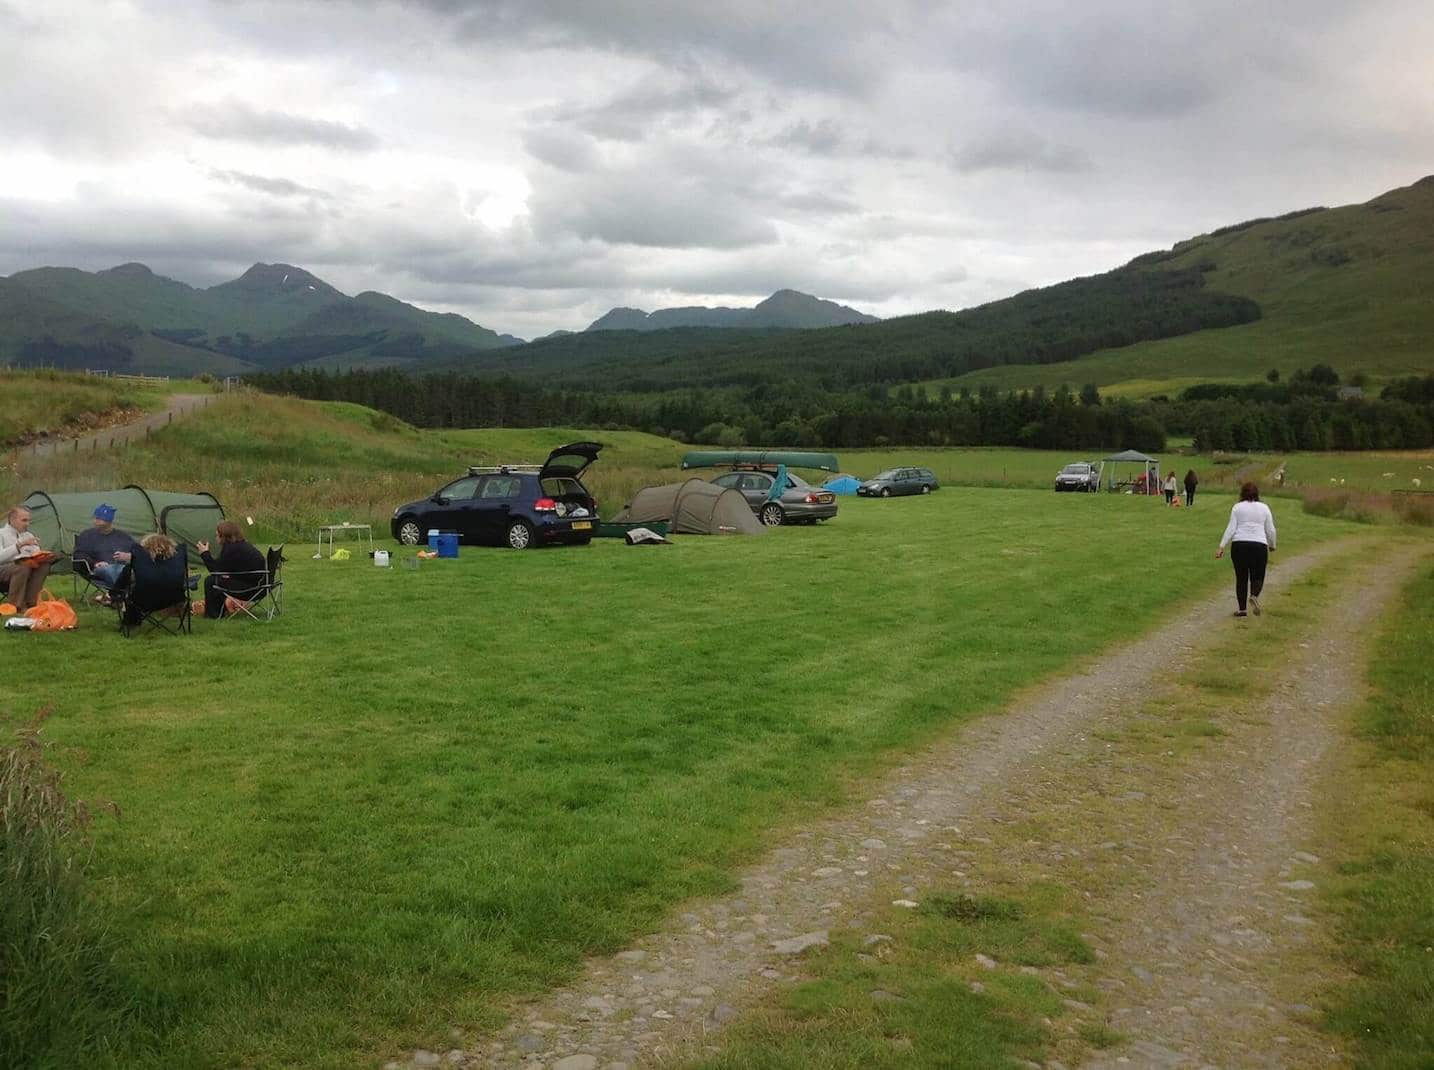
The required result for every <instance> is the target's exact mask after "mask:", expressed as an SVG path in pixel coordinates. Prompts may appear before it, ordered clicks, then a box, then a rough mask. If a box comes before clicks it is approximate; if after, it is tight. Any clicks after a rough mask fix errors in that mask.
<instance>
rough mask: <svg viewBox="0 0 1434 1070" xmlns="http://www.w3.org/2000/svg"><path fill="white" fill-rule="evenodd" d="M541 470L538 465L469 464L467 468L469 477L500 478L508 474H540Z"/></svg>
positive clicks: (541, 467)
mask: <svg viewBox="0 0 1434 1070" xmlns="http://www.w3.org/2000/svg"><path fill="white" fill-rule="evenodd" d="M542 470H543V466H542V465H540V464H499V465H478V464H470V465H469V466H468V474H469V475H470V476H495V475H497V476H501V475H507V474H508V473H509V472H541V471H542Z"/></svg>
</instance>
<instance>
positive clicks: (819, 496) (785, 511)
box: [712, 469, 837, 527]
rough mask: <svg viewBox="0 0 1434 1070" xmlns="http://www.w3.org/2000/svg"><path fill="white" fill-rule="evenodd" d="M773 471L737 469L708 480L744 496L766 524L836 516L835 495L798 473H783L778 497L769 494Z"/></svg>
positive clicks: (774, 476) (810, 521) (802, 521)
mask: <svg viewBox="0 0 1434 1070" xmlns="http://www.w3.org/2000/svg"><path fill="white" fill-rule="evenodd" d="M776 481H777V474H776V473H775V472H767V471H762V470H760V469H754V470H750V471H747V470H739V471H735V472H727V473H725V474H724V475H720V476H718V477H717V478H716V479H714V480H712V482H713V483H716V484H717V485H718V486H719V487H731V488H732V489H733V490H736V491H738V492H740V493H741V495H742V497H744V498H746V499H747V504H748V505H750V506H751V507H752V512H754V513H756V514H757V519H758V520H760V521H761V522H762V523H763V524H766V525H767V526H768V527H776V526H777V525H778V524H815V523H816V522H817V521H818V520H830V519H831V518H832V517H834V516H836V515H837V500H836V495H835V494H833V493H832V492H831V491H829V490H826V489H824V488H822V487H814V486H812V485H811V484H810V483H808V482H807V481H806V480H805V479H803V478H802V477H801V476H799V475H795V474H794V473H792V472H788V473H787V486H786V488H785V489H784V490H783V491H782V493H781V496H780V497H779V498H773V497H772V484H773V483H775V482H776Z"/></svg>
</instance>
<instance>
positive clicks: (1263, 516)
mask: <svg viewBox="0 0 1434 1070" xmlns="http://www.w3.org/2000/svg"><path fill="white" fill-rule="evenodd" d="M1226 546H1229V547H1230V562H1231V564H1233V565H1234V566H1235V603H1236V605H1237V606H1238V607H1239V608H1238V609H1236V610H1235V616H1237V617H1243V616H1244V615H1245V613H1246V602H1247V601H1248V604H1249V609H1250V610H1251V611H1253V612H1254V614H1255V616H1257V617H1258V616H1259V615H1260V592H1261V591H1263V590H1264V589H1265V567H1266V566H1267V565H1268V564H1269V562H1270V554H1271V552H1272V551H1273V550H1274V548H1275V516H1274V514H1273V513H1271V512H1270V507H1269V506H1268V505H1266V504H1265V503H1264V502H1262V501H1260V488H1259V487H1257V486H1255V484H1254V483H1245V484H1243V485H1242V486H1241V487H1240V500H1239V501H1238V502H1236V503H1235V505H1234V508H1232V509H1231V510H1230V523H1228V524H1227V525H1225V534H1224V537H1222V538H1221V539H1220V547H1219V549H1217V550H1216V551H1215V557H1216V558H1221V557H1224V556H1225V547H1226Z"/></svg>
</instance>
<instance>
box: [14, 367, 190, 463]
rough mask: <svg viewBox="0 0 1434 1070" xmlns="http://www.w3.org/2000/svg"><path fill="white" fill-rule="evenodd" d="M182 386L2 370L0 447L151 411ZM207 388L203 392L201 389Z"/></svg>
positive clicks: (88, 376) (67, 373)
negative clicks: (122, 413)
mask: <svg viewBox="0 0 1434 1070" xmlns="http://www.w3.org/2000/svg"><path fill="white" fill-rule="evenodd" d="M180 389H182V386H174V385H172V384H165V385H163V386H151V385H148V384H144V383H128V382H124V381H123V380H118V379H104V378H100V377H98V376H93V375H76V374H72V373H69V372H50V371H26V372H21V371H0V396H3V397H4V399H5V400H4V404H3V405H0V447H4V446H9V445H13V444H14V443H17V442H21V441H24V440H26V439H28V438H31V437H33V436H35V435H38V434H41V433H44V434H50V435H53V434H56V433H57V432H63V431H66V430H71V429H75V430H78V429H82V428H84V427H87V426H91V425H92V424H93V423H94V421H96V420H97V419H98V418H100V417H104V416H106V415H116V414H117V413H118V412H119V411H120V410H127V411H132V412H135V413H142V412H152V411H155V410H157V409H162V408H163V407H164V402H165V399H166V398H168V397H169V395H170V394H171V393H174V392H176V391H178V390H180ZM205 389H207V388H205Z"/></svg>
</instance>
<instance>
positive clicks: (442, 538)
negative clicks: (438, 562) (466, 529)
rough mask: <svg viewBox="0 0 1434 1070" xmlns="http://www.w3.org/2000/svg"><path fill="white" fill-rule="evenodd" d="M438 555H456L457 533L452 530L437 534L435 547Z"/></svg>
mask: <svg viewBox="0 0 1434 1070" xmlns="http://www.w3.org/2000/svg"><path fill="white" fill-rule="evenodd" d="M435 549H436V550H437V551H438V556H439V557H457V556H458V534H457V532H452V531H443V532H440V533H439V535H438V545H437V546H436V547H435Z"/></svg>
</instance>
